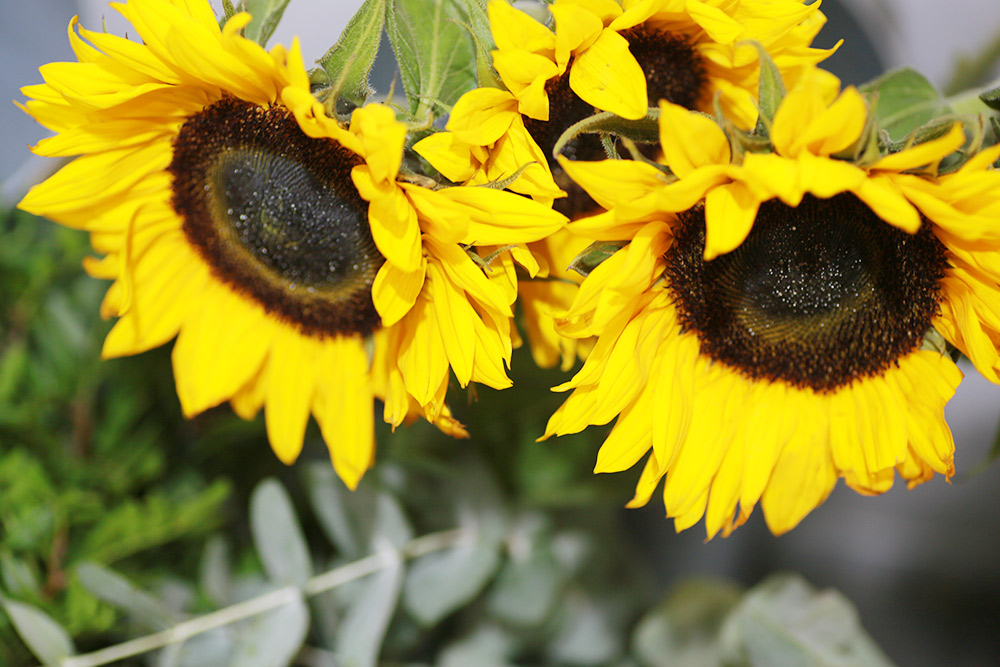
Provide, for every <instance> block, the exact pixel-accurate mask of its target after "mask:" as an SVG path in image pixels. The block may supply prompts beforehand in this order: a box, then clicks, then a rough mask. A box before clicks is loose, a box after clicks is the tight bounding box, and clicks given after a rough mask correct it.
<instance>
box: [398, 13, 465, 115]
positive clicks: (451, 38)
mask: <svg viewBox="0 0 1000 667" xmlns="http://www.w3.org/2000/svg"><path fill="white" fill-rule="evenodd" d="M462 1H463V0H433V1H430V0H392V5H391V6H390V7H389V11H388V16H387V21H386V30H387V32H388V34H389V41H390V42H391V43H392V50H393V52H394V53H395V54H396V62H397V63H398V64H399V75H400V79H401V80H402V82H403V89H404V90H405V91H406V99H407V102H408V107H409V112H410V114H411V115H412V116H413V118H414V119H416V120H417V121H418V122H420V121H424V122H425V124H427V125H428V126H429V125H430V123H432V122H433V119H434V118H435V117H437V116H441V115H443V114H445V113H447V111H448V109H449V108H450V106H451V105H452V104H454V103H455V101H456V100H457V99H458V98H459V97H461V95H462V94H463V93H465V92H467V91H469V90H472V89H473V88H475V87H476V84H477V73H476V46H475V43H474V40H473V39H472V36H471V35H470V34H469V32H467V31H466V29H465V28H463V27H462V25H461V24H462V23H465V22H467V21H468V18H469V17H468V16H467V15H466V13H465V11H464V8H463V7H462V5H461V4H460V2H462Z"/></svg>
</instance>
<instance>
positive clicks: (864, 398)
mask: <svg viewBox="0 0 1000 667" xmlns="http://www.w3.org/2000/svg"><path fill="white" fill-rule="evenodd" d="M659 125H660V148H661V149H662V156H661V157H660V159H659V160H658V162H655V163H654V162H651V161H649V160H634V161H633V160H605V161H601V162H590V163H585V162H573V161H571V160H567V159H565V158H560V162H561V164H562V165H563V167H564V168H565V170H566V171H567V173H568V174H569V175H570V176H571V177H572V178H574V180H576V181H577V182H578V183H580V184H581V185H582V186H583V187H584V189H586V190H587V192H589V193H590V195H591V196H592V197H594V199H595V200H596V201H597V203H598V204H600V205H601V206H602V207H604V208H605V209H607V210H606V212H605V213H602V214H599V215H596V216H593V217H591V218H587V219H584V220H580V221H578V222H576V223H574V224H573V225H572V228H573V230H574V231H575V232H577V233H579V234H585V235H589V236H590V237H591V238H594V239H598V240H601V241H603V242H605V243H606V242H607V241H616V242H618V243H619V244H620V245H622V248H621V250H618V251H617V252H615V253H614V254H612V255H611V256H610V257H609V258H608V259H606V260H605V261H604V262H603V263H600V264H599V265H598V266H596V267H595V268H594V269H593V270H592V271H591V273H590V274H589V275H588V277H587V279H586V280H585V281H584V283H583V284H582V286H581V289H580V293H579V295H578V296H577V299H576V302H575V303H574V305H573V307H572V308H571V309H570V311H569V312H568V313H567V315H566V317H565V318H563V319H562V320H561V321H560V322H559V327H560V330H561V331H562V332H563V333H564V334H566V335H569V336H573V337H582V336H589V335H597V336H598V342H597V344H596V346H595V349H594V353H593V354H592V355H591V357H590V358H589V359H588V361H587V364H586V365H585V366H584V369H583V370H582V371H581V372H580V373H579V374H578V375H577V376H576V377H574V378H573V380H571V381H570V382H568V383H566V384H565V385H563V386H562V387H559V388H558V389H562V390H569V389H572V390H573V394H572V395H571V396H570V398H569V399H568V400H567V401H566V403H565V404H564V405H563V406H562V407H561V408H560V410H559V411H558V412H557V413H556V414H555V415H554V416H553V418H552V420H551V421H550V424H549V429H548V432H549V433H550V434H561V433H570V432H574V431H575V430H579V429H580V428H583V427H584V426H585V425H587V424H589V423H593V424H600V423H606V422H607V421H609V420H610V419H613V418H614V417H616V416H617V417H618V421H617V424H616V426H615V428H614V430H613V431H612V432H611V435H610V436H609V438H608V440H607V441H606V442H605V444H604V446H603V447H602V449H601V454H600V455H599V459H598V470H600V471H611V470H621V469H624V468H625V467H629V466H630V465H632V464H634V463H635V462H637V461H638V460H639V458H640V457H641V456H642V455H643V454H645V453H646V452H650V454H649V458H648V460H647V463H646V468H645V471H644V473H643V475H642V477H641V479H640V482H639V490H638V492H637V495H636V499H635V501H634V503H639V504H641V503H644V502H646V501H647V500H648V499H649V497H650V496H651V494H652V493H653V490H654V489H655V488H656V486H657V484H658V483H659V482H660V481H661V480H664V479H665V480H666V481H665V482H664V492H663V493H664V503H665V505H666V507H667V513H668V515H670V516H673V517H675V518H676V521H677V525H678V528H684V527H687V526H690V525H692V524H693V523H694V522H696V521H697V520H699V519H700V518H702V517H705V519H706V523H707V528H708V533H709V536H712V535H714V534H716V533H717V532H719V531H720V530H721V531H723V532H724V533H727V532H728V531H730V530H732V529H733V528H735V527H736V526H737V525H739V524H740V523H742V522H743V521H744V520H745V519H746V518H747V517H748V516H749V515H750V512H751V510H752V509H753V507H754V506H755V505H756V504H757V503H758V502H761V503H762V505H763V507H764V513H765V517H766V518H767V521H768V524H769V525H770V526H771V528H772V530H774V531H775V532H779V533H780V532H784V531H786V530H788V529H790V528H791V527H793V526H794V525H795V524H796V523H798V521H800V520H801V519H802V517H804V516H805V514H806V513H808V512H809V511H810V510H811V509H812V508H814V507H815V506H816V505H818V504H819V503H820V502H822V500H823V499H824V498H825V497H826V496H827V494H829V492H830V491H831V490H832V488H833V486H834V484H835V482H836V480H837V479H838V478H843V479H845V481H846V482H847V484H848V485H850V486H851V487H853V488H855V489H856V490H858V491H859V492H862V493H866V494H876V493H881V492H883V491H885V490H887V489H888V488H889V487H891V485H892V481H893V477H894V475H895V474H896V473H898V474H900V475H901V476H902V477H903V478H904V479H906V480H907V481H908V482H909V483H910V484H911V485H913V484H917V483H919V482H922V481H925V480H927V479H929V478H930V477H932V476H933V474H934V473H935V472H936V473H940V474H943V475H945V476H950V475H951V474H953V472H954V446H953V443H952V440H951V436H950V433H949V432H948V427H947V424H946V423H945V422H944V418H943V408H944V404H945V403H946V402H947V401H948V399H949V398H950V397H951V395H952V394H953V392H954V390H955V387H956V385H957V383H958V381H959V379H960V377H961V374H960V372H959V371H958V369H957V368H956V367H955V366H954V364H953V362H952V360H951V357H950V356H949V355H948V354H947V351H948V349H949V348H948V346H947V345H946V347H945V349H942V346H941V344H940V341H941V340H942V337H943V339H944V340H946V341H947V344H948V345H950V346H953V347H951V348H950V349H955V348H957V349H958V350H961V351H962V352H965V353H966V354H968V355H969V356H970V358H971V360H972V361H973V363H975V364H976V366H977V367H978V368H979V369H980V370H981V371H982V372H983V373H984V374H985V375H986V376H987V377H990V378H991V379H993V380H994V381H996V380H997V379H998V378H997V369H998V354H997V343H996V341H997V340H1000V338H998V337H997V333H998V330H997V328H996V324H995V323H997V322H1000V320H998V319H997V318H998V315H1000V298H998V292H997V284H1000V280H998V279H1000V263H998V260H1000V254H998V250H1000V246H998V245H997V244H998V243H1000V234H998V232H997V231H996V225H995V223H994V222H993V220H995V216H996V215H997V214H998V213H1000V189H998V188H1000V172H997V171H995V170H993V168H992V165H993V162H994V160H996V159H997V157H998V156H1000V147H992V148H989V149H985V150H980V145H979V143H978V137H979V135H978V134H977V133H976V132H975V128H976V127H978V126H979V125H978V123H976V122H970V123H969V124H968V125H963V123H961V122H956V123H954V124H947V125H945V126H943V127H941V126H934V127H929V128H922V129H920V130H918V131H916V132H914V134H913V135H911V137H909V138H908V139H907V140H905V141H903V142H900V143H895V142H891V141H889V140H888V136H887V135H886V134H885V133H884V132H880V130H879V128H878V123H877V120H876V118H875V116H874V115H873V114H872V112H871V110H870V104H869V100H867V99H866V98H865V97H864V96H863V95H861V94H860V93H859V92H858V91H856V90H854V89H853V88H847V89H845V90H844V91H842V92H841V93H840V94H839V95H838V94H833V95H831V94H830V92H829V90H828V88H827V87H826V86H825V85H824V83H823V82H822V81H821V82H816V81H814V80H812V79H811V78H809V77H807V78H806V79H804V80H803V81H801V82H800V83H799V84H798V85H797V86H795V87H794V88H792V90H791V91H790V92H789V93H788V94H787V96H785V97H784V98H783V99H782V100H781V101H780V104H779V105H777V109H776V112H775V113H774V115H773V117H765V118H762V119H761V121H760V122H759V123H758V124H757V127H756V129H755V130H754V131H751V132H747V131H744V130H741V129H740V127H739V126H738V125H737V124H735V123H731V122H728V121H727V120H726V119H724V118H723V119H721V120H720V121H718V122H717V121H716V120H714V119H712V118H709V117H706V116H704V115H702V114H700V113H697V112H693V111H691V110H688V109H684V108H682V107H681V106H679V105H676V104H671V103H668V102H664V103H661V106H660V115H659ZM668 406H669V407H668Z"/></svg>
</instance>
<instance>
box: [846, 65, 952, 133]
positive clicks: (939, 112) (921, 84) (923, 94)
mask: <svg viewBox="0 0 1000 667" xmlns="http://www.w3.org/2000/svg"><path fill="white" fill-rule="evenodd" d="M860 90H861V92H863V93H865V94H866V95H868V96H869V98H870V99H873V100H874V109H875V119H876V120H877V121H878V124H879V127H881V128H882V129H883V130H885V131H886V132H888V133H889V137H890V138H891V139H892V140H893V141H900V140H902V139H904V138H905V137H906V136H907V135H909V134H910V133H911V132H913V131H914V130H915V129H917V128H918V127H920V126H922V125H924V124H925V123H928V122H930V121H932V120H934V119H935V118H938V117H939V116H943V115H945V114H948V113H951V108H950V107H949V106H948V104H947V102H945V101H944V100H943V99H942V97H941V94H940V93H938V91H937V90H936V89H935V88H934V86H933V85H931V83H930V82H929V81H928V80H927V79H926V78H924V76H923V75H922V74H920V73H919V72H917V71H916V70H912V69H909V68H903V69H897V70H893V71H891V72H889V73H887V74H884V75H882V76H880V77H879V78H877V79H875V80H874V81H871V82H870V83H867V84H865V85H864V86H861V88H860Z"/></svg>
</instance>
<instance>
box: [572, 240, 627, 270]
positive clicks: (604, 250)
mask: <svg viewBox="0 0 1000 667" xmlns="http://www.w3.org/2000/svg"><path fill="white" fill-rule="evenodd" d="M628 243H629V242H628V241H594V242H593V243H591V244H590V245H589V246H587V247H586V248H585V249H584V251H583V252H581V253H580V254H579V255H577V256H576V257H575V258H573V262H572V263H571V264H570V265H569V270H570V271H576V272H577V273H579V274H580V275H581V276H584V277H586V276H589V275H590V272H591V271H593V270H594V269H596V268H597V267H598V266H600V264H601V262H603V261H604V260H606V259H607V258H608V257H611V255H613V254H615V253H616V252H618V251H619V250H621V249H622V248H624V247H625V246H627V245H628Z"/></svg>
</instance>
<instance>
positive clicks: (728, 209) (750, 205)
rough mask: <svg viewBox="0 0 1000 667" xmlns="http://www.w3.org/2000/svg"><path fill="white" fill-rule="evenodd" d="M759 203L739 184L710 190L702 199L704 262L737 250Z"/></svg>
mask: <svg viewBox="0 0 1000 667" xmlns="http://www.w3.org/2000/svg"><path fill="white" fill-rule="evenodd" d="M760 203H761V202H760V200H759V199H757V197H756V196H755V195H754V194H753V193H752V192H751V191H750V188H748V187H747V186H746V185H744V184H743V183H739V182H737V183H730V184H729V185H722V186H719V187H717V188H714V189H712V190H711V191H710V192H709V193H708V195H707V196H706V197H705V259H706V260H711V259H715V258H716V257H718V256H719V255H724V254H726V253H727V252H730V251H732V250H735V249H736V248H738V247H739V246H740V245H741V244H742V243H743V241H745V240H746V238H747V236H748V235H749V234H750V230H751V228H753V223H754V220H755V219H756V218H757V210H758V209H759V208H760Z"/></svg>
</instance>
